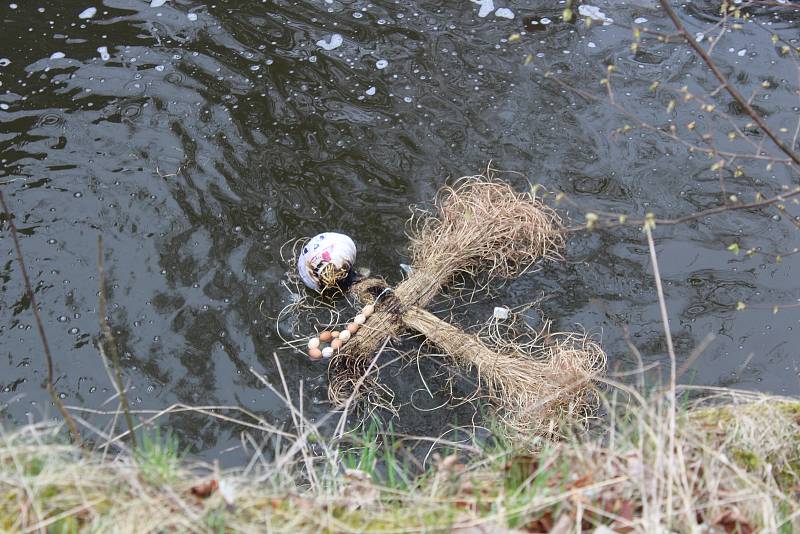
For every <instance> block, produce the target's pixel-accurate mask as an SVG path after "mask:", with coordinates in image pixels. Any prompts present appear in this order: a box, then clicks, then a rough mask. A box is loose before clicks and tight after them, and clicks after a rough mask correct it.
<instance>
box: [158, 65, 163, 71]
mask: <svg viewBox="0 0 800 534" xmlns="http://www.w3.org/2000/svg"><path fill="white" fill-rule="evenodd" d="M156 70H157V71H158V72H162V71H163V70H164V65H156Z"/></svg>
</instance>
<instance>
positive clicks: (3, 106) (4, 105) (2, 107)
mask: <svg viewBox="0 0 800 534" xmlns="http://www.w3.org/2000/svg"><path fill="white" fill-rule="evenodd" d="M0 109H2V110H3V111H5V110H7V109H8V104H0Z"/></svg>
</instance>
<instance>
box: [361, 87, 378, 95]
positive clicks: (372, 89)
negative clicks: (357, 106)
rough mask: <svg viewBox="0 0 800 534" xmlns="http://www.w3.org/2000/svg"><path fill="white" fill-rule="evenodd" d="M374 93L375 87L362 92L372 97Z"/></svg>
mask: <svg viewBox="0 0 800 534" xmlns="http://www.w3.org/2000/svg"><path fill="white" fill-rule="evenodd" d="M375 91H376V89H375V86H374V85H373V86H372V87H370V88H369V89H367V90H366V91H364V92H365V93H366V94H367V95H368V96H372V95H374V94H375Z"/></svg>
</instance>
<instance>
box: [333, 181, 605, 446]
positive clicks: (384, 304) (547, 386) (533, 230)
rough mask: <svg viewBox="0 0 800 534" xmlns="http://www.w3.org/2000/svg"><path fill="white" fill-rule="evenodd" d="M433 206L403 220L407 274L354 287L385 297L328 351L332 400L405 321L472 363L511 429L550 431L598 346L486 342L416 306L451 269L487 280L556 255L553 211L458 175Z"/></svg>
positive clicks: (557, 229)
mask: <svg viewBox="0 0 800 534" xmlns="http://www.w3.org/2000/svg"><path fill="white" fill-rule="evenodd" d="M435 205H436V207H437V208H438V209H437V213H436V214H435V215H434V214H431V213H428V212H421V211H417V212H415V213H414V215H413V216H412V218H411V220H410V221H409V225H410V232H409V233H410V235H409V238H410V240H411V245H410V253H411V257H412V262H413V271H412V273H411V275H409V277H408V278H406V279H405V280H404V281H403V282H402V283H400V285H398V286H397V287H396V288H395V289H394V290H393V291H391V292H388V293H387V292H386V291H384V289H385V287H386V286H385V285H384V284H382V283H381V282H380V281H376V280H374V279H370V280H365V281H363V282H361V283H359V284H357V285H356V287H355V288H354V290H355V293H356V296H357V297H359V298H360V300H362V301H370V302H371V301H373V300H375V297H376V296H377V295H383V297H382V298H380V299H378V302H377V305H376V311H375V313H374V315H372V317H370V319H369V321H367V323H366V324H365V325H364V327H363V328H362V329H361V330H360V331H359V333H358V335H357V336H354V337H353V339H352V340H351V341H350V342H349V343H348V344H347V345H346V346H345V348H344V349H343V350H342V351H341V352H339V353H338V354H336V355H335V356H334V357H333V359H332V361H331V366H330V379H331V380H330V391H329V394H330V398H331V400H332V401H334V402H335V403H337V404H341V403H342V402H343V401H344V400H345V399H348V398H349V397H350V396H351V395H352V394H353V393H354V390H355V389H356V384H357V383H363V376H364V374H365V373H366V372H367V369H368V368H369V366H370V363H371V362H372V360H373V358H374V357H375V354H376V351H377V350H378V348H379V347H380V346H381V344H382V343H384V342H385V340H386V339H387V338H390V337H395V336H397V335H398V334H399V333H400V332H401V331H403V330H405V329H408V328H410V329H413V330H416V331H418V332H420V333H422V334H424V335H425V336H426V337H427V338H428V340H429V341H430V342H432V343H433V344H435V345H436V346H438V347H439V348H440V349H443V350H444V352H446V353H447V354H448V355H450V356H451V357H452V358H453V359H454V360H455V361H456V362H457V363H459V364H461V365H462V366H465V367H474V368H475V369H476V370H477V374H478V378H479V380H480V386H481V388H482V389H483V390H485V391H482V393H483V394H484V395H487V396H488V397H489V398H490V399H492V400H493V401H494V403H495V404H496V405H498V406H500V407H502V409H503V411H504V412H505V415H504V417H505V419H506V420H507V421H508V422H509V423H510V424H511V425H512V426H514V427H518V428H524V429H527V430H532V429H533V430H537V431H538V430H541V428H542V425H543V424H544V423H547V426H548V427H549V428H552V427H553V424H552V423H553V422H554V421H555V420H556V419H557V418H558V417H557V416H558V415H559V414H563V413H564V411H565V410H568V411H569V410H574V409H575V407H576V406H577V405H580V404H582V402H583V400H582V399H583V398H584V397H585V394H586V392H587V390H588V389H589V388H591V380H592V378H593V377H594V376H596V375H597V374H598V373H600V372H602V370H603V369H604V367H605V354H604V353H603V351H602V349H600V347H599V345H597V344H596V343H594V342H593V341H591V340H589V339H588V338H587V337H586V336H584V335H582V334H565V335H555V336H544V335H543V336H539V337H537V338H536V341H535V342H534V343H531V344H522V343H517V342H514V341H513V340H506V341H502V342H501V343H500V344H499V345H498V344H497V343H493V345H494V346H492V347H490V346H487V344H486V342H484V341H483V340H481V339H480V338H479V337H477V336H475V335H472V334H468V333H466V332H464V331H462V330H461V329H459V328H457V327H454V326H452V325H450V324H448V323H446V322H445V321H442V320H441V319H438V318H437V317H436V316H434V315H432V314H430V313H428V312H426V311H425V310H424V309H423V307H424V306H425V305H426V304H428V303H429V302H430V301H431V299H433V298H434V297H435V296H436V295H437V293H438V292H439V291H440V290H441V288H442V287H443V286H445V285H446V284H447V283H448V282H449V281H451V280H452V279H453V278H455V277H457V276H459V275H470V276H478V275H480V276H482V278H481V280H483V281H484V283H486V284H488V283H489V282H491V281H493V280H496V279H506V278H511V277H514V276H518V275H520V274H522V273H524V272H525V271H527V270H529V269H530V268H532V267H533V266H534V265H535V264H536V262H538V261H539V260H541V259H559V258H560V257H561V256H560V250H561V249H562V248H563V246H564V237H563V234H562V226H561V220H560V218H559V216H558V215H557V214H556V212H555V211H554V210H553V209H552V208H550V207H548V206H546V205H544V204H543V203H542V202H541V201H540V200H539V199H537V198H536V196H535V194H534V193H532V192H518V191H515V190H514V189H513V188H512V187H511V185H509V184H508V183H505V182H501V181H497V180H494V179H492V178H491V177H486V176H470V177H465V178H461V179H460V180H459V181H457V182H456V183H455V184H454V185H453V186H452V187H445V188H443V189H442V190H441V191H440V192H439V195H438V196H437V199H436V201H435ZM545 339H547V340H548V341H547V343H545V342H544V340H545ZM496 341H500V340H496ZM368 393H369V391H367V394H368Z"/></svg>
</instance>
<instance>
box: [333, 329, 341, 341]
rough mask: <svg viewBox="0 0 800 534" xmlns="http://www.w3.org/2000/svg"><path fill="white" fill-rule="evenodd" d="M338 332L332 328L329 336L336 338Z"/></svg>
mask: <svg viewBox="0 0 800 534" xmlns="http://www.w3.org/2000/svg"><path fill="white" fill-rule="evenodd" d="M340 333H341V332H339V331H338V330H334V331H333V332H331V336H332V337H333V339H336V338H337V337H339V334H340Z"/></svg>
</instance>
